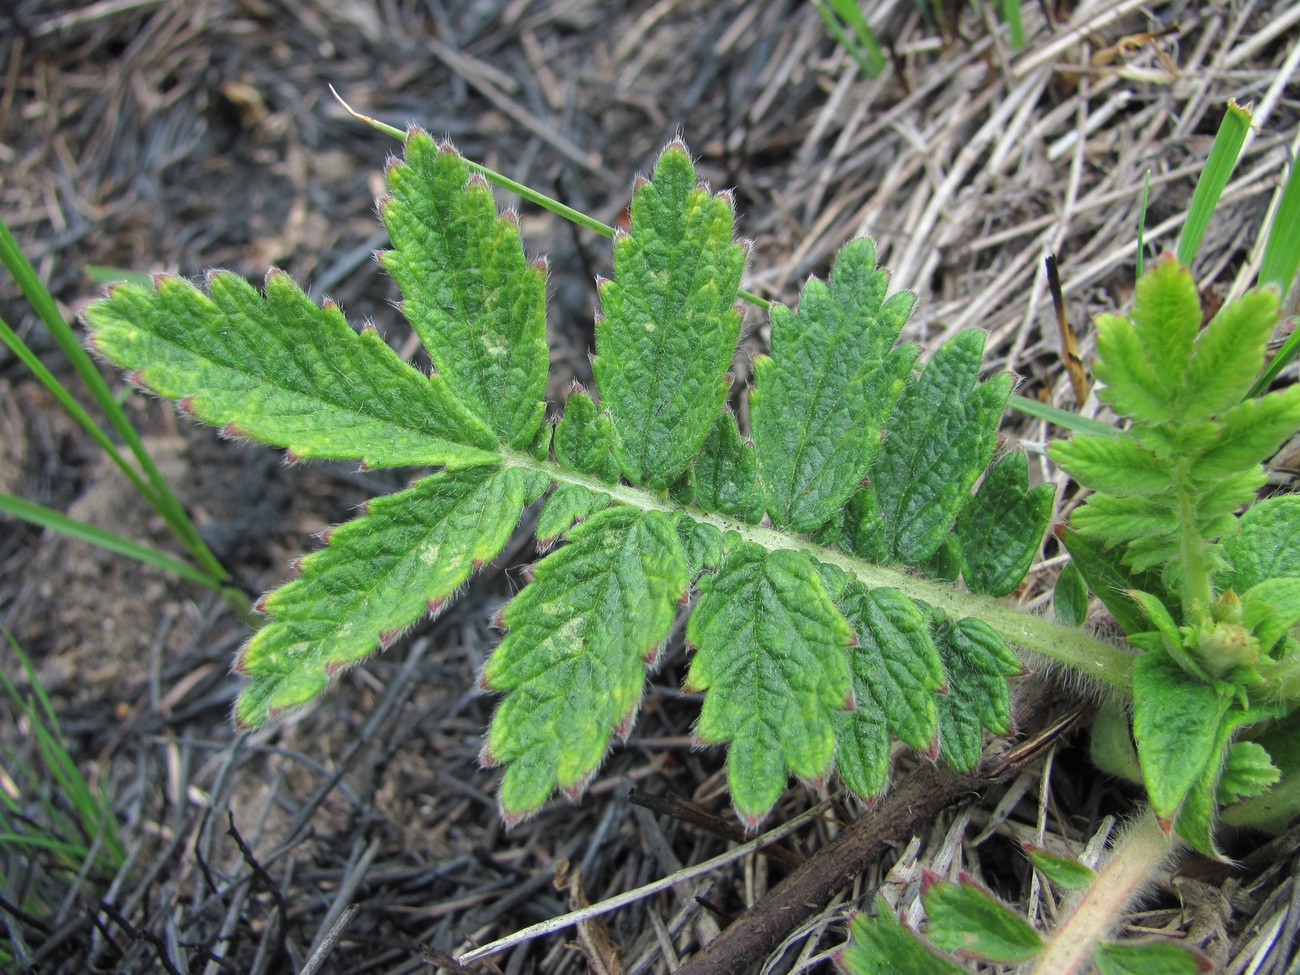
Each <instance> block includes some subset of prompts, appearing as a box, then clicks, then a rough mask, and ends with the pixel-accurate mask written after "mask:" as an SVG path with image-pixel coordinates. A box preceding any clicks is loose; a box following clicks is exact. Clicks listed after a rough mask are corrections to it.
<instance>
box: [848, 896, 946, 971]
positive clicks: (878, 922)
mask: <svg viewBox="0 0 1300 975" xmlns="http://www.w3.org/2000/svg"><path fill="white" fill-rule="evenodd" d="M849 932H850V934H852V936H853V940H852V942H850V943H849V944H848V945H846V946H845V947H844V949H843V950H842V952H841V954H840V961H841V962H842V963H843V965H844V968H845V969H846V970H847V971H848V972H849V973H850V975H898V973H901V972H907V973H908V975H965V970H964V969H963V968H961V967H960V966H958V965H955V964H953V963H952V962H950V961H948V959H946V958H941V957H940V956H938V955H936V954H935V953H934V952H933V951H931V950H930V949H929V948H928V947H927V946H926V945H925V942H923V941H922V940H921V939H920V938H918V937H917V936H916V935H915V934H914V933H913V932H912V931H911V930H910V929H909V928H908V927H907V926H906V925H904V924H903V922H902V921H900V920H898V918H896V917H894V912H893V910H891V909H890V907H889V903H888V902H887V901H886V900H885V899H884V898H883V897H880V896H877V898H876V916H875V917H867V916H866V915H865V914H859V915H858V916H857V917H855V918H854V919H853V922H852V924H850V925H849Z"/></svg>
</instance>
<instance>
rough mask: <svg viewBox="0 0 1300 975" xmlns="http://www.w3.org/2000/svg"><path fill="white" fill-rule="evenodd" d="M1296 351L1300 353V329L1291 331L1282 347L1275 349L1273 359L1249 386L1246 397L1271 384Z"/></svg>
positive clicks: (1264, 389) (1294, 355) (1256, 394)
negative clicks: (1275, 353) (1275, 352)
mask: <svg viewBox="0 0 1300 975" xmlns="http://www.w3.org/2000/svg"><path fill="white" fill-rule="evenodd" d="M1297 353H1300V331H1293V332H1292V333H1291V334H1290V335H1288V336H1287V337H1286V341H1285V342H1283V343H1282V348H1280V349H1278V350H1277V355H1275V356H1273V361H1272V362H1270V363H1269V364H1268V368H1267V369H1265V370H1264V371H1263V372H1262V373H1261V374H1260V377H1259V378H1258V379H1256V380H1255V385H1253V386H1251V387H1250V392H1248V393H1247V394H1246V396H1247V398H1250V397H1252V396H1258V395H1259V394H1260V393H1263V392H1265V391H1266V390H1267V389H1268V387H1269V386H1271V385H1273V380H1274V379H1276V378H1277V377H1278V373H1280V372H1281V371H1282V370H1283V369H1285V368H1286V367H1287V365H1288V364H1289V363H1290V362H1291V360H1293V359H1294V358H1295V357H1296V354H1297Z"/></svg>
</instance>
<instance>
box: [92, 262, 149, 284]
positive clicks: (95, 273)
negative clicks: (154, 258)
mask: <svg viewBox="0 0 1300 975" xmlns="http://www.w3.org/2000/svg"><path fill="white" fill-rule="evenodd" d="M82 270H84V271H85V272H86V277H88V278H90V280H92V281H96V282H98V283H99V284H112V283H113V282H114V281H126V282H127V283H128V284H138V285H139V286H140V287H142V288H147V287H149V285H150V284H151V283H152V282H153V275H151V274H146V273H145V272H144V271H132V270H131V269H130V268H125V267H106V266H105V265H103V264H87V265H86V266H85V267H84V268H83V269H82Z"/></svg>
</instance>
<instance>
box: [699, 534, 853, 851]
mask: <svg viewBox="0 0 1300 975" xmlns="http://www.w3.org/2000/svg"><path fill="white" fill-rule="evenodd" d="M699 586H700V598H699V601H698V603H697V604H696V606H695V611H694V612H693V613H692V614H691V618H690V621H689V622H688V623H687V625H686V639H687V640H688V641H689V642H690V643H691V644H692V645H693V646H694V647H695V656H694V658H693V659H692V660H691V669H690V674H689V676H688V677H687V680H686V686H687V689H688V690H691V691H701V690H707V691H708V692H709V693H708V694H707V695H706V696H705V699H704V707H703V709H702V710H701V712H700V720H699V724H698V725H697V726H696V729H695V734H696V737H698V738H699V739H700V740H701V741H704V742H723V741H726V742H730V746H729V748H728V751H727V781H728V784H729V785H730V788H731V798H732V802H733V803H734V804H735V806H736V810H737V812H739V813H740V815H741V817H742V818H743V819H744V820H745V822H746V823H748V824H749V825H750V826H751V827H752V826H756V825H757V824H758V822H759V821H760V820H761V819H762V818H763V817H764V816H765V815H766V814H767V812H768V810H769V809H771V808H772V805H773V803H775V802H776V800H777V798H778V797H779V796H780V795H781V791H782V790H783V789H784V788H785V783H786V776H787V773H788V772H792V773H794V774H795V775H797V776H799V777H800V778H804V779H811V780H817V779H824V778H825V777H826V776H827V775H829V774H830V770H831V762H832V759H833V757H834V754H835V733H834V727H833V720H834V715H835V713H836V712H838V711H842V710H843V709H844V708H845V707H847V706H850V705H851V704H852V701H853V692H852V685H851V682H850V677H849V670H848V665H847V661H846V658H845V653H844V648H845V647H847V646H848V645H849V644H850V642H851V641H852V639H853V631H852V629H851V628H850V627H849V624H848V622H847V621H846V620H845V619H844V617H843V615H841V614H840V612H839V610H837V609H836V608H835V606H834V604H833V603H832V602H831V601H830V599H829V597H828V596H827V594H826V590H825V588H824V586H823V585H822V581H821V576H820V575H819V574H818V572H817V570H816V568H814V566H813V565H812V563H811V562H810V561H809V560H808V557H807V556H805V555H803V554H802V553H799V552H792V551H788V550H781V551H775V552H768V551H766V550H765V549H762V548H760V547H759V546H757V545H753V544H750V543H744V544H742V545H741V546H739V547H738V548H737V549H735V550H734V551H732V552H731V554H730V555H728V556H727V557H726V559H724V561H723V563H722V567H721V568H720V569H719V570H718V572H717V574H716V575H714V576H712V577H707V576H706V577H704V578H703V579H701V580H700V584H699Z"/></svg>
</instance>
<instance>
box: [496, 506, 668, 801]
mask: <svg viewBox="0 0 1300 975" xmlns="http://www.w3.org/2000/svg"><path fill="white" fill-rule="evenodd" d="M568 539H569V544H568V545H566V546H564V547H563V548H561V549H559V550H558V551H556V552H553V553H552V554H551V555H549V556H547V557H546V558H545V559H543V560H542V561H541V562H539V563H538V564H537V567H536V570H535V571H536V577H535V579H534V581H533V582H532V583H531V584H530V585H529V586H527V587H526V588H525V589H524V590H523V591H522V592H520V593H519V595H518V596H516V597H515V598H514V600H512V601H511V602H510V604H509V605H508V606H507V607H506V609H505V611H504V613H503V614H502V623H503V625H504V626H505V627H506V628H507V629H508V631H509V632H507V634H506V636H505V639H503V640H502V641H501V644H500V646H498V647H497V649H496V651H495V652H493V654H492V656H491V657H490V658H489V659H488V662H487V664H486V666H485V667H484V669H483V675H482V680H481V682H482V685H483V687H484V688H485V689H488V690H494V691H506V692H507V693H506V696H505V698H504V699H503V700H502V702H501V705H500V706H499V707H498V708H497V712H496V714H495V715H494V716H493V718H492V727H491V729H490V730H489V732H488V739H487V744H486V746H485V747H484V751H483V760H484V762H485V764H488V765H497V764H506V765H508V766H509V767H508V768H507V770H506V774H505V778H504V779H503V781H502V783H501V792H500V796H499V800H500V804H501V811H502V814H503V815H504V816H505V817H506V819H507V821H514V820H517V819H519V818H521V817H523V816H527V815H529V814H530V813H532V812H535V811H536V810H537V809H538V807H540V806H541V804H542V803H543V802H545V801H546V798H547V797H548V796H549V795H550V794H551V792H552V791H553V790H554V789H555V787H556V786H557V785H558V786H559V787H560V788H561V789H564V790H565V791H567V792H569V793H571V794H577V793H578V792H580V791H581V790H582V789H583V787H584V786H585V785H586V782H587V780H588V779H589V778H590V777H591V776H592V774H594V772H595V771H596V767H597V766H598V765H599V764H600V761H601V759H602V757H603V756H604V754H605V750H606V748H607V747H608V745H609V739H610V736H611V734H613V733H614V731H615V730H618V731H619V733H620V734H622V735H624V736H626V734H627V733H628V732H629V731H630V730H631V726H632V721H633V720H634V719H635V716H636V710H637V706H638V705H639V703H640V700H641V688H642V685H643V683H644V681H645V667H646V663H647V662H649V661H652V660H653V659H654V658H655V656H656V654H657V653H658V648H659V646H660V644H661V643H662V642H663V641H664V639H665V638H666V637H667V636H668V629H669V627H670V626H671V625H672V621H673V616H674V614H675V612H676V608H677V601H678V599H680V598H681V597H682V595H684V593H685V591H686V583H687V579H686V561H685V557H684V555H683V552H682V545H681V542H680V541H679V540H678V538H677V534H676V531H675V530H674V528H673V524H672V522H671V521H670V520H669V519H668V518H667V517H666V516H665V515H663V514H660V513H659V512H655V511H645V512H642V511H637V510H636V509H634V508H629V507H621V506H620V507H613V508H606V509H605V510H603V511H599V512H597V513H596V514H594V515H592V516H591V517H590V518H588V519H587V520H586V521H584V522H582V523H581V524H580V525H578V526H577V527H575V528H573V529H572V530H571V531H570V532H569V535H568Z"/></svg>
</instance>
